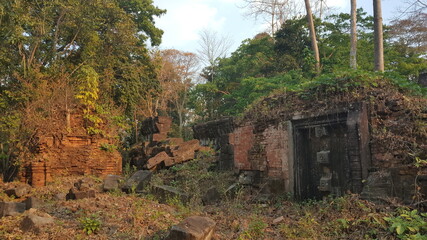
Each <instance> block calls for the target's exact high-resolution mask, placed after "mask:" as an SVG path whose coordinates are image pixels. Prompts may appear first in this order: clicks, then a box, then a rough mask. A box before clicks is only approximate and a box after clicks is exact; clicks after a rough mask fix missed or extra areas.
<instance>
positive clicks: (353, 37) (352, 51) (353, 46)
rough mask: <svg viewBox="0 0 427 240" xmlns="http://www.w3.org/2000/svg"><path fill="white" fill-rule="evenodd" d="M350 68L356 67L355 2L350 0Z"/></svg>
mask: <svg viewBox="0 0 427 240" xmlns="http://www.w3.org/2000/svg"><path fill="white" fill-rule="evenodd" d="M350 35H351V40H350V41H351V42H350V68H353V69H357V4H356V0H351V30H350Z"/></svg>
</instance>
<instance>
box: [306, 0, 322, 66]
mask: <svg viewBox="0 0 427 240" xmlns="http://www.w3.org/2000/svg"><path fill="white" fill-rule="evenodd" d="M305 8H306V10H307V22H308V28H309V30H310V39H311V49H312V50H313V52H314V60H315V61H316V65H315V67H316V73H317V74H319V73H320V56H319V48H318V47H317V40H316V30H315V29H314V20H313V14H312V13H311V7H310V0H305Z"/></svg>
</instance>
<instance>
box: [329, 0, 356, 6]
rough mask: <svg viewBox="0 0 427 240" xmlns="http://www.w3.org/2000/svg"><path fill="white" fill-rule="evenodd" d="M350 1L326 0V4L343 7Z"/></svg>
mask: <svg viewBox="0 0 427 240" xmlns="http://www.w3.org/2000/svg"><path fill="white" fill-rule="evenodd" d="M349 3H350V1H347V0H345V1H344V0H327V1H326V4H327V6H328V7H336V8H344V7H346V6H348V5H349Z"/></svg>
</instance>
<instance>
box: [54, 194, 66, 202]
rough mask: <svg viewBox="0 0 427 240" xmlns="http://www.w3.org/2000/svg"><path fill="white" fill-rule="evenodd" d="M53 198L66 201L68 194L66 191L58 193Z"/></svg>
mask: <svg viewBox="0 0 427 240" xmlns="http://www.w3.org/2000/svg"><path fill="white" fill-rule="evenodd" d="M53 198H54V199H55V200H57V201H65V200H67V194H66V193H57V194H55V196H53Z"/></svg>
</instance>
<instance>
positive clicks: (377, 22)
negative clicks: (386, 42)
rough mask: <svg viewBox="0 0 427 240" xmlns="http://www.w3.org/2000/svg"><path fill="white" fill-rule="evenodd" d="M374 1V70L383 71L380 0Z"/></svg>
mask: <svg viewBox="0 0 427 240" xmlns="http://www.w3.org/2000/svg"><path fill="white" fill-rule="evenodd" d="M373 3H374V38H375V43H374V44H375V71H380V72H384V46H383V17H382V11H381V0H373Z"/></svg>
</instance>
